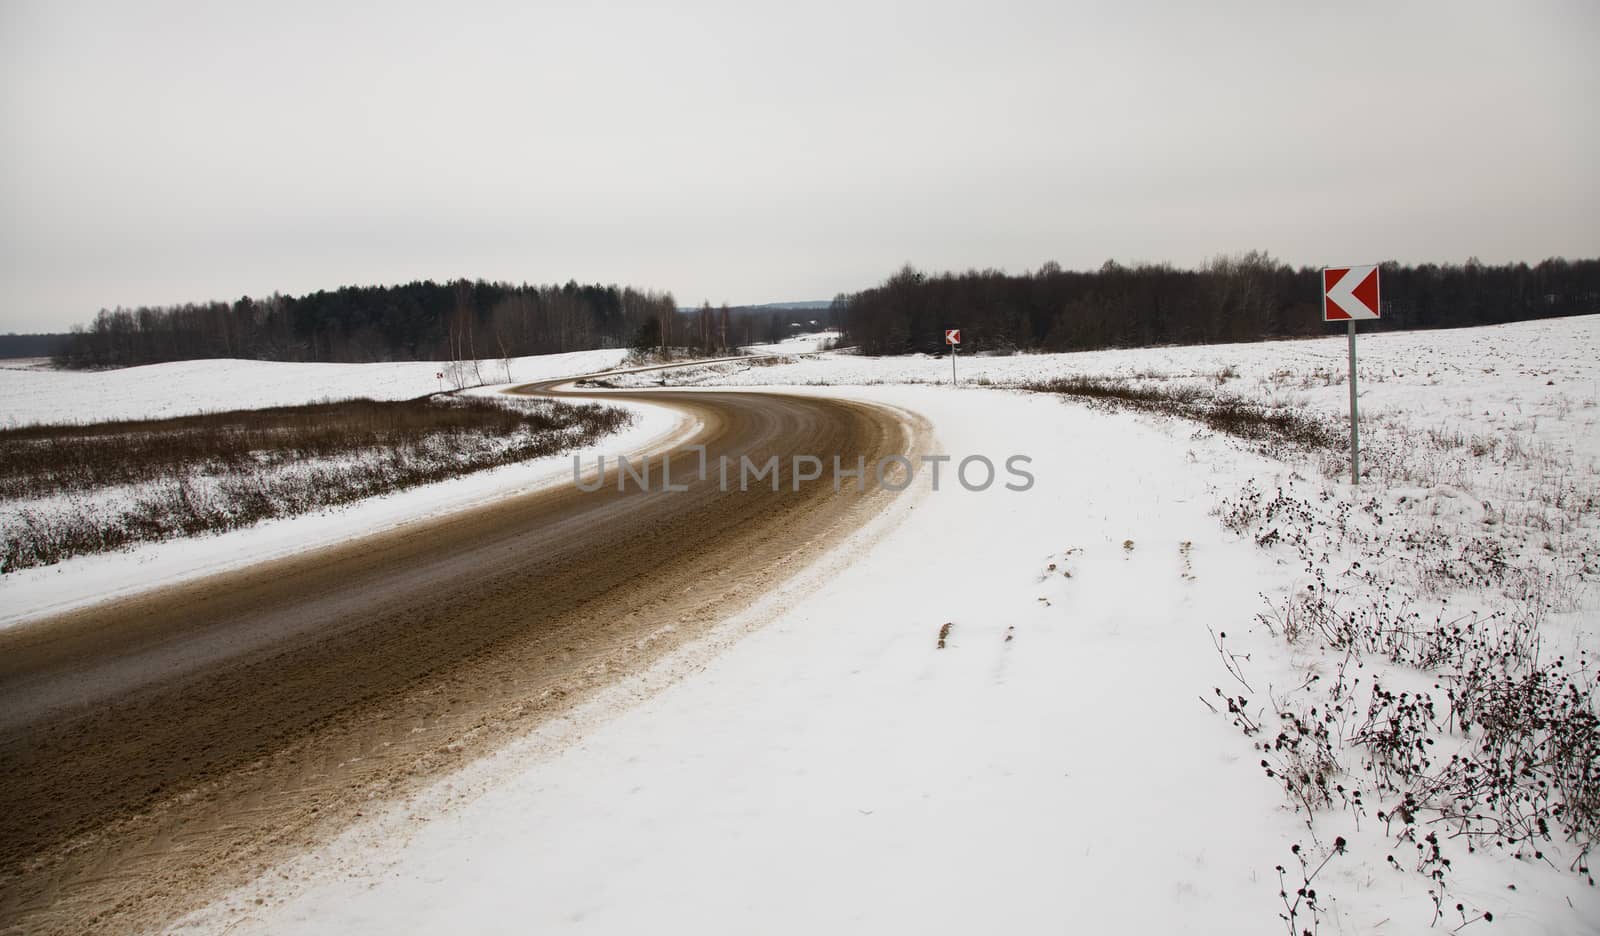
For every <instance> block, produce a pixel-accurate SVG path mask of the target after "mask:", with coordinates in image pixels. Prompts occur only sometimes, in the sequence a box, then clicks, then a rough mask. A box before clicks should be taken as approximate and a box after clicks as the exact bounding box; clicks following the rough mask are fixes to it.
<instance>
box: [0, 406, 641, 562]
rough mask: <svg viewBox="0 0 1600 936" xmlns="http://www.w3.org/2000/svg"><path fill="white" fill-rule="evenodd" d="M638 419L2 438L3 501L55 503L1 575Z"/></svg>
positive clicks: (348, 497)
mask: <svg viewBox="0 0 1600 936" xmlns="http://www.w3.org/2000/svg"><path fill="white" fill-rule="evenodd" d="M627 420H628V416H627V414H626V413H624V412H623V411H622V410H618V409H615V408H611V407H603V406H597V405H593V404H587V405H579V406H575V405H571V404H566V403H559V402H555V401H548V400H540V401H525V402H500V401H496V400H489V399H454V398H441V397H423V398H419V399H415V400H405V401H393V402H382V401H375V400H367V399H355V400H341V401H337V402H328V403H317V404H311V405H307V406H294V407H280V408H274V409H263V410H236V411H231V412H223V413H207V414H202V415H198V416H186V417H181V418H177V419H165V420H139V421H121V422H105V423H94V424H88V425H42V426H28V427H23V428H20V429H10V430H4V431H0V496H3V497H5V498H6V499H7V500H10V501H12V502H13V503H15V502H16V501H19V500H24V499H45V498H50V499H53V500H54V503H52V504H49V505H46V506H39V507H33V508H30V507H27V506H24V507H23V508H21V509H16V510H13V511H11V512H10V515H9V516H8V517H6V526H5V529H4V531H3V533H0V572H10V571H13V570H16V569H23V568H29V567H32V566H39V565H49V564H52V563H55V562H60V561H62V560H63V559H67V558H69V557H71V556H75V555H83V554H87V553H95V552H103V551H106V550H110V549H116V548H119V547H122V546H125V545H127V544H130V543H134V542H139V541H147V540H159V539H168V538H171V537H175V536H193V535H196V534H200V533H207V532H219V531H222V530H228V529H234V528H237V527H242V526H248V525H250V524H252V523H255V522H257V521H260V520H264V519H267V518H272V517H282V516H289V515H292V514H297V513H304V512H306V511H309V510H314V509H318V508H322V507H328V506H332V505H336V504H342V503H348V502H351V501H354V500H359V499H361V498H364V497H370V496H373V495H375V494H381V493H385V492H388V491H394V490H399V489H403V488H407V487H413V486H415V485H419V484H426V483H429V482H433V481H440V480H444V479H446V478H451V477H456V476H458V475H463V474H467V473H470V472H474V471H479V470H482V469H484V468H490V467H494V466H496V465H504V464H510V463H512V462H518V461H524V460H527V459H530V458H538V457H541V456H545V455H553V454H557V453H559V452H562V451H565V450H568V449H571V448H574V447H578V446H582V445H585V444H588V443H590V442H592V441H594V440H595V439H598V438H599V437H601V436H602V435H605V434H606V433H609V432H612V431H615V430H616V429H618V428H620V427H621V426H622V425H624V424H625V423H626V422H627ZM108 492H120V493H121V496H120V497H117V498H112V499H110V500H108V499H107V495H108ZM108 505H109V506H108Z"/></svg>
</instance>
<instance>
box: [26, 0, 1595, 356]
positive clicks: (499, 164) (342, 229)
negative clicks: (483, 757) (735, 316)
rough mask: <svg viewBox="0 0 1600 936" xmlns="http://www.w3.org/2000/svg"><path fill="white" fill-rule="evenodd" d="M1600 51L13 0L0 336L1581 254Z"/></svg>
mask: <svg viewBox="0 0 1600 936" xmlns="http://www.w3.org/2000/svg"><path fill="white" fill-rule="evenodd" d="M1596 48H1600V4H1596V3H1594V2H1592V0H1572V2H1543V0H1531V2H1523V3H1516V4H1508V3H1480V2H1477V0H1465V2H1462V0H1454V2H1447V3H1446V2H1416V3H1393V2H1389V3H1364V2H1359V0H1356V2H1342V3H1338V4H1317V5H1315V7H1313V6H1312V5H1311V4H1303V3H1294V2H1289V3H1285V2H1273V3H1267V2H1262V3H1232V2H1210V3H1204V4H1198V3H1188V2H1173V3H1138V2H1132V3H1129V2H1123V3H1096V2H1088V3H1081V2H1065V0H1054V2H1014V3H1013V2H998V0H989V2H981V3H945V2H939V0H920V2H914V3H912V2H906V3H887V2H876V0H854V2H847V3H831V2H810V0H808V2H804V3H796V2H793V0H790V2H786V3H781V4H779V3H773V4H767V3H759V2H753V0H742V2H712V0H688V2H681V3H659V2H658V3H648V4H620V3H606V2H594V0H591V2H580V3H571V4H566V3H545V2H538V0H533V2H519V3H468V2H458V3H450V4H438V3H431V4H416V5H409V4H402V3H384V4H341V3H331V2H318V3H299V2H292V0H291V2H273V3H270V4H269V3H261V4H257V5H255V6H254V7H252V8H245V7H243V5H240V4H228V3H214V2H210V3H161V2H142V3H137V4H128V3H101V4H93V3H90V4H83V3H71V2H50V3H31V2H14V0H0V332H9V331H19V332H28V331H53V330H63V329H65V328H66V327H67V326H69V325H71V324H73V323H79V322H86V321H88V320H89V319H90V318H92V317H93V315H94V313H95V312H96V311H97V310H98V309H101V308H109V307H115V306H119V305H120V306H137V305H151V304H169V303H178V302H186V301H204V300H210V299H226V300H231V299H237V298H238V297H240V296H243V295H253V296H260V295H266V294H270V293H272V292H275V291H277V292H284V293H301V292H307V291H312V290H316V289H323V288H334V287H337V286H340V285H348V284H377V283H395V282H405V281H410V280H415V279H425V278H432V279H449V278H454V277H469V278H484V279H495V280H509V281H514V282H535V283H545V282H565V281H567V280H569V279H577V280H579V281H581V282H604V283H618V284H631V285H634V286H638V287H642V288H650V289H658V290H670V291H671V292H672V293H673V294H674V296H675V297H676V298H677V299H678V301H679V302H680V303H681V304H684V305H690V304H695V305H698V304H699V303H700V302H702V301H710V302H712V303H722V302H728V303H732V304H744V303H760V302H773V301H781V300H800V299H828V298H831V297H833V296H834V295H835V294H837V293H840V292H849V291H855V290H858V289H862V288H865V287H867V286H871V285H874V284H876V283H878V282H880V281H882V280H883V279H884V278H885V277H887V276H888V275H890V274H891V273H892V272H893V271H894V270H895V269H897V268H898V267H900V266H901V265H903V264H905V263H911V264H913V265H915V266H917V267H918V268H919V269H924V270H947V269H955V270H964V269H971V268H1000V269H1005V270H1009V271H1011V272H1023V271H1026V270H1031V269H1037V268H1038V267H1039V266H1040V265H1042V264H1043V263H1045V262H1046V261H1055V262H1057V263H1059V264H1061V265H1062V266H1063V267H1066V268H1069V269H1071V268H1080V269H1081V268H1096V267H1098V266H1100V265H1101V264H1102V263H1103V262H1104V261H1105V260H1107V259H1111V258H1115V259H1117V260H1119V261H1121V262H1135V261H1170V262H1172V263H1175V264H1178V265H1180V266H1198V265H1199V264H1201V263H1203V262H1205V261H1206V260H1207V259H1208V258H1210V257H1213V256H1216V255H1219V254H1228V253H1238V252H1242V251H1246V250H1252V249H1261V250H1266V251H1268V252H1269V253H1271V254H1272V255H1273V256H1275V257H1278V258H1280V259H1282V260H1284V261H1286V262H1289V263H1292V264H1294V265H1297V266H1299V265H1315V266H1321V265H1328V264H1334V265H1337V264H1349V263H1360V262H1374V261H1377V260H1400V261H1403V262H1422V261H1437V262H1445V261H1450V262H1461V261H1463V260H1465V259H1467V258H1468V257H1472V256H1476V257H1478V258H1480V259H1482V260H1483V261H1485V262H1506V261H1519V260H1524V261H1528V262H1536V261H1538V260H1540V259H1543V258H1545V257H1549V256H1566V257H1569V258H1571V257H1580V256H1581V257H1595V256H1600V170H1597V167H1600V119H1597V117H1596V113H1597V112H1600V107H1597V106H1596V103H1595V100H1594V99H1595V97H1596V96H1597V94H1600V55H1596V54H1595V52H1594V50H1595V49H1596Z"/></svg>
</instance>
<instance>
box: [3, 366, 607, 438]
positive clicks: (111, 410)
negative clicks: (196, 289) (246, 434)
mask: <svg viewBox="0 0 1600 936" xmlns="http://www.w3.org/2000/svg"><path fill="white" fill-rule="evenodd" d="M626 356H627V352H626V351H624V350H618V349H611V350H601V351H575V352H573V353H570V354H545V355H539V356H537V357H523V358H512V359H511V362H510V375H509V376H507V373H506V369H505V367H504V365H503V364H502V362H500V361H498V360H490V361H483V362H482V364H481V370H482V376H483V379H484V380H485V381H486V382H488V383H491V384H505V383H526V382H528V381H534V380H545V379H549V378H552V377H569V376H576V375H578V374H589V373H593V372H595V371H600V370H606V369H609V368H612V367H616V366H617V365H618V364H620V363H621V362H622V359H623V358H624V357H626ZM447 366H448V365H446V364H441V363H439V362H437V361H410V362H405V363H397V364H283V363H275V362H270V361H238V360H214V361H178V362H175V363H172V364H150V365H147V366H144V367H129V368H124V369H122V370H110V371H57V370H45V369H40V368H38V367H36V366H26V365H21V364H19V365H16V366H11V367H5V366H0V400H3V401H5V405H4V408H3V409H0V427H10V426H24V425H29V424H32V423H57V422H93V421H99V420H106V419H154V418H157V417H165V416H186V415H189V414H191V413H200V412H208V411H215V410H230V409H259V408H261V407H267V406H297V405H300V404H302V403H315V402H317V401H318V400H340V399H347V398H349V397H370V398H371V399H374V400H404V399H409V398H411V397H418V396H422V395H423V394H425V393H434V392H436V391H438V390H440V389H449V387H448V385H447V384H442V383H441V381H440V380H438V379H437V378H436V377H435V376H434V375H435V374H438V373H440V372H442V371H443V370H445V369H446V367H447ZM474 382H476V381H474Z"/></svg>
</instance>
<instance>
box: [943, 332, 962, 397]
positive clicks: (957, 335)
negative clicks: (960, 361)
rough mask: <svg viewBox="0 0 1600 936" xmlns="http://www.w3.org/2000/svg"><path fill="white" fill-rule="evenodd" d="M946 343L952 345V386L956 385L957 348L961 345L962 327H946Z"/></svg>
mask: <svg viewBox="0 0 1600 936" xmlns="http://www.w3.org/2000/svg"><path fill="white" fill-rule="evenodd" d="M944 343H945V344H947V345H949V346H950V386H952V387H954V386H956V385H957V384H956V348H958V347H960V346H961V329H959V328H946V329H945V330H944Z"/></svg>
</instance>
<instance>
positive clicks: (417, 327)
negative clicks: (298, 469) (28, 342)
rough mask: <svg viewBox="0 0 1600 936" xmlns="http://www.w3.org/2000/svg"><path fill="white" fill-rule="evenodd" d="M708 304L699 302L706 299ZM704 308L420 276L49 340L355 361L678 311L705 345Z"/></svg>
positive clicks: (117, 358) (597, 332) (641, 327)
mask: <svg viewBox="0 0 1600 936" xmlns="http://www.w3.org/2000/svg"><path fill="white" fill-rule="evenodd" d="M706 312H707V314H709V309H708V310H706ZM704 317H706V315H699V316H680V315H679V314H678V312H677V308H676V306H675V304H674V302H673V299H672V296H671V295H670V294H668V293H659V292H647V291H640V290H637V289H633V288H631V287H624V288H619V287H616V286H600V285H582V286H581V285H579V284H577V283H575V282H569V283H567V284H566V285H565V286H553V285H551V286H530V285H520V286H518V285H511V284H508V283H490V282H484V281H481V280H479V281H469V280H456V281H453V282H447V283H436V282H433V281H431V280H425V281H421V282H414V283H408V284H405V285H401V286H347V287H344V288H341V289H336V290H332V291H327V290H320V291H318V292H314V293H309V294H307V295H304V296H298V297H297V296H284V295H272V296H269V297H267V298H264V299H252V298H250V297H248V296H246V297H244V298H242V299H240V300H238V301H237V302H232V303H228V302H205V303H189V304H184V305H176V306H141V307H139V308H134V309H122V308H118V309H112V310H101V312H100V313H99V314H98V315H97V316H96V317H95V319H94V321H93V322H92V323H90V324H89V326H88V327H78V328H75V329H74V330H73V332H72V334H71V335H70V336H68V338H67V340H66V342H65V343H64V344H63V345H62V346H61V347H60V348H59V349H58V350H57V352H56V354H55V361H56V363H57V364H59V365H62V366H65V367H81V368H88V367H127V366H132V365H137V364H155V363H160V362H163V361H182V360H194V359H199V358H252V359H259V360H269V361H336V362H345V363H360V362H370V361H408V360H441V361H442V360H477V359H486V358H500V357H519V356H523V355H530V354H555V353H560V352H564V351H586V350H590V349H593V348H617V347H626V346H628V345H630V344H633V343H639V342H642V341H645V340H647V339H650V340H651V343H652V344H654V343H655V342H656V341H659V340H660V338H659V337H658V338H654V339H651V336H652V335H656V336H660V335H663V334H665V335H673V333H674V331H675V330H674V328H673V326H675V325H680V322H679V320H680V319H683V318H687V319H689V320H690V324H689V325H687V326H680V328H679V329H677V330H676V331H679V332H681V333H682V335H683V336H684V337H688V336H689V335H691V334H692V336H693V337H694V339H695V341H696V342H697V343H702V344H705V345H706V346H707V347H706V350H714V348H713V347H712V345H713V344H714V343H715V341H716V340H717V338H718V337H719V335H720V333H714V330H713V329H712V328H710V327H709V325H707V326H705V327H696V326H700V322H699V319H700V318H704Z"/></svg>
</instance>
